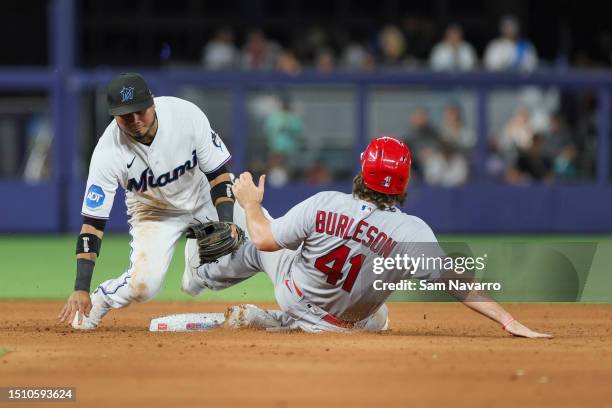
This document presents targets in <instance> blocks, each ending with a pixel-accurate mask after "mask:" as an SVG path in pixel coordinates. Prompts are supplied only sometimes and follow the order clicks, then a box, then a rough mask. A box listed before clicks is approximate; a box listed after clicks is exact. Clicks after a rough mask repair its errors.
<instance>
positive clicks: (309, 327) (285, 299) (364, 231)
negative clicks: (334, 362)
mask: <svg viewBox="0 0 612 408" xmlns="http://www.w3.org/2000/svg"><path fill="white" fill-rule="evenodd" d="M409 178H410V151H409V149H408V147H407V146H406V145H404V144H403V143H402V142H400V141H398V140H396V139H394V138H390V137H380V138H377V139H375V140H373V141H372V142H371V143H370V144H369V146H368V147H367V149H366V151H365V152H364V153H363V154H362V158H361V172H360V174H358V175H357V176H356V177H355V179H354V182H353V194H344V193H340V192H333V191H327V192H322V193H319V194H316V195H315V196H313V197H311V198H309V199H307V200H305V201H303V202H301V203H300V204H298V205H296V206H295V207H293V208H292V209H291V210H290V211H289V212H288V213H287V214H286V215H285V216H283V217H281V218H278V219H275V220H272V221H271V220H270V219H268V218H267V217H266V216H265V213H264V212H263V210H262V207H261V202H262V200H263V195H264V182H265V176H262V177H261V178H260V180H259V185H258V186H256V185H255V184H254V183H253V179H252V177H251V175H250V174H249V173H248V172H247V173H243V174H242V175H241V176H240V179H237V180H236V181H235V182H234V186H233V191H234V194H235V196H236V199H237V200H238V203H239V204H240V205H241V206H242V208H244V210H245V212H246V218H247V227H248V231H249V234H250V238H251V240H250V241H247V242H245V243H244V244H243V245H242V246H241V247H240V248H239V249H238V250H237V252H235V253H234V254H232V255H227V256H225V257H222V258H220V259H219V262H218V263H209V264H204V265H202V266H199V267H198V265H199V263H200V262H199V261H198V259H197V256H195V255H194V251H193V250H191V251H189V250H188V251H187V253H188V254H187V255H188V259H187V262H186V263H188V264H189V263H190V264H191V267H192V268H191V281H190V283H189V284H188V285H186V286H188V287H189V288H190V293H192V294H195V293H197V291H196V290H195V289H196V288H199V290H200V291H201V290H202V289H203V288H205V287H208V288H211V289H222V288H225V287H227V286H230V285H232V284H233V283H234V282H236V281H237V280H240V279H246V278H248V277H249V276H252V275H254V274H255V273H257V272H258V271H265V272H266V273H267V274H268V275H269V276H270V278H271V280H272V282H273V284H274V291H275V297H276V300H277V302H278V305H279V306H280V309H281V310H280V311H264V310H262V309H259V308H257V307H256V306H253V305H241V306H234V307H232V308H230V309H229V310H228V312H227V313H226V324H228V325H229V326H230V327H242V326H251V327H265V328H290V329H301V330H304V331H309V332H316V331H347V330H355V329H357V330H366V331H381V330H385V329H387V328H388V325H389V320H388V316H387V314H388V313H387V307H386V306H385V303H384V302H385V301H386V300H387V298H388V297H389V296H390V294H391V293H392V291H391V290H375V289H374V287H373V282H374V281H375V280H377V279H381V277H382V279H385V280H386V281H387V282H399V281H400V280H403V279H409V278H411V277H416V278H418V279H427V280H435V281H440V280H443V279H444V278H445V277H444V276H443V275H442V274H441V271H439V270H425V269H418V270H410V268H408V269H398V268H395V269H392V270H388V271H386V272H385V274H384V275H375V274H374V273H372V265H373V260H374V258H376V257H381V256H383V257H395V256H396V255H397V254H401V255H403V254H409V255H410V256H413V257H418V256H421V255H422V254H426V255H428V256H434V257H436V256H444V253H443V252H442V250H441V248H440V247H439V245H438V243H437V240H436V237H435V236H434V234H433V232H432V230H431V228H430V227H429V226H428V225H427V224H426V223H425V222H423V221H422V220H421V219H419V218H417V217H414V216H410V215H407V214H404V213H402V212H401V211H400V210H399V208H398V207H397V206H396V205H397V204H398V203H402V202H403V201H404V199H405V197H406V187H407V185H408V180H409ZM188 249H189V248H188ZM189 253H191V257H190V258H189V256H190V255H189ZM186 273H187V272H186ZM452 294H454V295H455V296H456V297H457V298H459V299H460V300H461V301H462V302H463V303H464V304H465V305H466V306H468V307H470V308H472V309H473V310H475V311H477V312H479V313H481V314H483V315H485V316H487V317H489V318H490V319H492V320H494V321H496V322H498V323H499V324H500V325H501V326H502V327H503V328H504V329H505V330H506V331H508V332H509V333H511V334H513V335H515V336H522V337H550V336H549V335H547V334H542V333H537V332H535V331H532V330H530V329H529V328H527V327H525V326H524V325H522V324H521V323H519V322H518V321H517V320H515V319H514V318H513V317H512V316H511V315H510V314H509V313H508V312H507V311H505V310H504V309H503V308H502V307H501V306H500V305H499V304H498V303H496V302H495V301H494V300H493V299H491V298H490V297H488V296H487V295H486V294H484V293H480V292H458V293H452Z"/></svg>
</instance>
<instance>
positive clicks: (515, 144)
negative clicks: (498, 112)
mask: <svg viewBox="0 0 612 408" xmlns="http://www.w3.org/2000/svg"><path fill="white" fill-rule="evenodd" d="M533 133H534V131H533V127H532V126H531V113H530V112H529V109H527V108H526V107H525V106H519V107H518V108H517V109H516V111H515V112H514V114H513V115H512V116H511V117H510V119H508V121H507V122H506V124H505V125H504V128H503V130H502V133H501V136H500V138H499V140H498V149H499V152H500V153H501V154H502V156H503V157H505V158H506V159H511V158H513V157H515V155H516V152H517V149H520V150H525V149H528V148H529V147H530V146H531V142H532V139H533Z"/></svg>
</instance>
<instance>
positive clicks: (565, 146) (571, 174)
mask: <svg viewBox="0 0 612 408" xmlns="http://www.w3.org/2000/svg"><path fill="white" fill-rule="evenodd" d="M542 137H543V139H544V153H545V154H546V155H547V156H548V157H551V158H552V159H553V171H554V172H555V175H556V176H558V177H559V178H562V179H573V178H575V177H576V156H577V149H576V146H575V144H574V141H573V137H572V134H571V132H570V130H569V128H568V126H567V124H566V123H565V121H564V120H563V118H562V117H561V115H560V114H559V113H554V114H553V115H552V116H551V117H550V129H549V131H548V132H546V133H544V134H543V135H542Z"/></svg>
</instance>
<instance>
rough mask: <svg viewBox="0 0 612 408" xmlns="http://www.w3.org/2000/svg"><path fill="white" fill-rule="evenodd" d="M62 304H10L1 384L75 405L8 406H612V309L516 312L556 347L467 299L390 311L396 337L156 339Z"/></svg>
mask: <svg viewBox="0 0 612 408" xmlns="http://www.w3.org/2000/svg"><path fill="white" fill-rule="evenodd" d="M60 306H61V304H60V303H59V302H47V301H30V302H24V301H4V302H0V310H1V311H2V315H1V316H2V317H1V320H0V347H7V348H9V349H11V350H12V351H11V352H9V353H8V354H5V355H3V356H0V386H70V387H76V390H77V403H76V404H75V403H69V404H58V403H53V404H44V405H43V404H4V405H3V404H1V403H0V405H3V406H8V405H10V406H36V407H39V406H51V407H60V406H71V407H74V406H79V407H80V406H83V407H85V406H91V407H93V406H107V407H112V406H127V407H136V406H138V407H148V408H153V407H170V406H185V407H187V406H189V407H196V406H197V407H220V406H242V407H246V406H249V407H255V406H271V407H294V406H314V407H322V406H336V407H337V406H341V404H342V405H344V406H345V407H356V406H384V407H389V406H403V407H423V406H442V405H445V406H452V407H458V406H469V407H492V406H496V407H497V406H508V407H510V406H512V407H518V406H521V407H522V406H533V407H587V406H589V407H604V406H612V305H578V304H571V305H570V304H556V305H508V308H509V309H510V310H511V312H513V313H514V314H515V316H516V317H518V318H520V319H521V320H522V321H524V322H525V323H526V324H528V325H529V326H533V328H535V329H538V330H541V331H545V332H551V333H553V334H555V335H556V336H557V337H556V338H555V339H553V340H538V341H535V340H525V339H517V338H511V337H509V336H508V335H506V334H505V333H503V332H502V331H501V330H500V328H499V327H498V326H496V325H494V324H492V323H491V322H490V321H488V320H486V319H484V318H482V317H480V316H477V315H476V314H475V313H473V312H471V311H469V310H467V309H466V308H465V307H463V306H462V305H460V304H433V303H427V304H425V303H411V304H402V303H392V304H391V305H390V310H391V315H390V316H391V322H392V328H393V330H392V331H391V332H389V333H386V334H345V335H339V334H321V335H312V334H304V333H265V332H256V331H239V332H236V331H226V330H216V331H210V332H200V333H149V332H148V331H147V327H148V322H149V319H150V318H151V317H152V316H155V315H159V314H169V313H178V312H198V311H202V312H203V311H208V312H216V311H223V310H224V309H225V307H226V305H224V304H220V303H185V302H181V303H161V302H159V303H155V302H154V303H149V304H144V305H136V306H131V307H130V308H128V309H124V310H119V311H113V312H111V314H110V315H109V316H107V318H106V320H105V322H104V326H103V327H101V328H100V329H99V330H98V331H96V332H88V333H83V332H74V331H73V330H71V329H69V328H67V327H63V326H62V327H60V326H58V325H56V324H55V321H54V318H55V316H56V315H57V313H58V311H59V309H60Z"/></svg>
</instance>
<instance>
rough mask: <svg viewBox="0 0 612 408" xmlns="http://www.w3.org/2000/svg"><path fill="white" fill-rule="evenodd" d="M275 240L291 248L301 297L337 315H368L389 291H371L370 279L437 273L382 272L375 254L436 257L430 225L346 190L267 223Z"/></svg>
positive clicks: (424, 276)
mask: <svg viewBox="0 0 612 408" xmlns="http://www.w3.org/2000/svg"><path fill="white" fill-rule="evenodd" d="M272 235H273V236H274V239H275V240H276V242H277V243H278V244H279V245H280V246H282V247H284V248H289V249H294V250H295V249H297V250H298V251H297V252H296V255H295V258H294V260H293V263H292V265H291V266H290V273H291V276H292V278H293V280H294V281H295V283H296V285H297V287H298V288H299V289H300V290H301V291H302V292H303V295H304V298H305V299H307V300H308V301H310V302H312V303H314V304H315V305H317V306H319V307H321V308H323V309H324V310H326V311H327V312H328V313H331V314H333V315H335V316H337V317H339V318H341V319H344V320H347V321H353V322H354V321H358V320H362V319H364V318H366V317H368V316H369V315H370V314H372V313H374V312H375V311H376V310H377V309H378V308H379V307H380V306H381V305H382V304H383V303H384V302H385V300H386V299H387V298H388V297H389V296H390V295H391V293H392V292H391V291H389V290H375V289H374V287H373V283H374V281H376V280H382V281H383V282H399V281H400V280H402V279H410V278H411V277H416V278H419V279H435V278H437V277H438V272H437V271H432V270H424V269H417V270H416V271H415V274H414V275H412V274H411V273H410V272H411V270H410V269H395V268H393V269H391V270H385V271H384V272H383V273H382V274H380V275H377V274H375V273H374V272H373V262H374V259H375V258H377V257H395V256H396V255H397V254H399V255H400V256H403V255H404V254H407V255H408V256H411V257H421V256H423V255H425V256H441V255H442V251H441V249H440V247H439V245H438V244H437V240H436V237H435V236H434V234H433V232H432V230H431V228H429V226H428V225H427V224H426V223H425V222H424V221H423V220H421V219H420V218H418V217H414V216H411V215H407V214H404V213H402V212H401V211H400V210H399V209H397V208H392V209H387V210H379V209H378V208H376V206H375V205H373V204H371V203H369V202H367V201H363V200H360V199H357V198H355V197H353V196H352V195H350V194H344V193H339V192H332V191H325V192H321V193H319V194H316V195H314V196H313V197H311V198H309V199H307V200H305V201H303V202H301V203H300V204H298V205H296V206H295V207H293V208H292V209H291V210H289V212H288V213H287V214H285V215H284V216H283V217H281V218H278V219H275V220H274V221H273V222H272Z"/></svg>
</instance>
